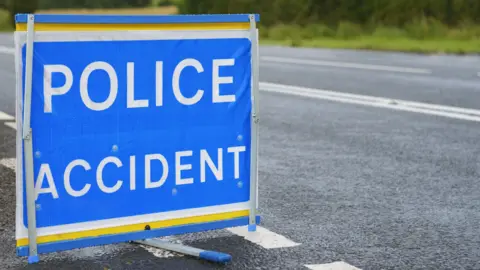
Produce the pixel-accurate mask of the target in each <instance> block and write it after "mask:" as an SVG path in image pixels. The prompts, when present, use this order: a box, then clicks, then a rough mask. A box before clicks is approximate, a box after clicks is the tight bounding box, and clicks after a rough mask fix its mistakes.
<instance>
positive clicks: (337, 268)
mask: <svg viewBox="0 0 480 270" xmlns="http://www.w3.org/2000/svg"><path fill="white" fill-rule="evenodd" d="M305 267H307V268H308V269H311V270H361V269H360V268H357V267H355V266H353V265H350V264H348V263H345V262H333V263H325V264H307V265H305Z"/></svg>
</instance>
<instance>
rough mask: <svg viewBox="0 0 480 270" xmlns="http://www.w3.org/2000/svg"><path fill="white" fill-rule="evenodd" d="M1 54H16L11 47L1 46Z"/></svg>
mask: <svg viewBox="0 0 480 270" xmlns="http://www.w3.org/2000/svg"><path fill="white" fill-rule="evenodd" d="M0 53H4V54H12V55H13V54H15V49H14V48H10V47H5V46H0Z"/></svg>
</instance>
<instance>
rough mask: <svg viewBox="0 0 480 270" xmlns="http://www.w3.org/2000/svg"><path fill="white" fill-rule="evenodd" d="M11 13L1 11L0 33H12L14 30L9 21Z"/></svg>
mask: <svg viewBox="0 0 480 270" xmlns="http://www.w3.org/2000/svg"><path fill="white" fill-rule="evenodd" d="M9 16H10V13H8V12H7V11H6V10H3V9H0V32H6V31H12V30H13V28H12V26H11V25H10V21H9Z"/></svg>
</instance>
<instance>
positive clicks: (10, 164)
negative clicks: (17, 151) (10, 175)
mask: <svg viewBox="0 0 480 270" xmlns="http://www.w3.org/2000/svg"><path fill="white" fill-rule="evenodd" d="M0 165H3V166H5V167H7V168H10V169H12V170H15V167H16V165H17V159H16V158H2V159H0Z"/></svg>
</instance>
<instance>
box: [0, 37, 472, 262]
mask: <svg viewBox="0 0 480 270" xmlns="http://www.w3.org/2000/svg"><path fill="white" fill-rule="evenodd" d="M12 40H13V39H12V37H11V35H9V34H3V35H0V82H1V84H0V97H1V98H0V111H1V112H4V114H2V115H3V116H2V117H3V119H2V120H1V121H3V122H4V123H7V122H8V123H11V122H12V121H14V120H12V119H8V117H7V116H6V115H14V100H15V95H14V87H15V80H14V57H13V54H12V51H11V48H12V46H13V41H12ZM260 54H261V66H260V79H261V82H262V87H261V88H262V89H261V90H262V91H261V112H260V113H261V120H260V123H261V128H260V175H259V177H260V178H259V181H260V190H259V198H260V214H261V215H262V217H263V221H262V225H261V226H262V230H261V231H260V232H259V234H261V236H264V238H263V240H262V241H258V239H257V240H255V239H250V238H248V237H247V238H244V237H243V236H242V235H241V233H239V232H238V228H232V229H230V230H221V231H213V232H205V233H198V234H193V235H183V236H176V237H172V238H170V240H171V241H176V242H181V243H186V244H189V245H192V246H195V247H201V248H207V249H213V250H218V251H222V252H226V253H229V254H231V255H232V256H233V261H232V262H231V263H230V264H228V265H226V266H219V265H214V264H211V263H207V262H203V261H199V260H196V259H192V258H189V257H182V256H179V255H178V254H171V253H168V252H161V251H158V250H157V251H155V250H151V249H146V248H144V247H141V246H135V245H131V244H121V245H110V246H104V247H95V248H87V249H82V250H72V251H68V252H61V253H55V254H49V255H44V256H41V258H42V262H41V263H40V264H38V265H27V264H26V262H25V258H17V257H16V256H15V243H14V222H15V216H14V211H15V183H14V181H15V178H14V168H13V166H12V162H13V161H14V159H15V149H14V148H15V133H14V132H15V131H14V130H13V129H12V128H10V127H9V126H7V125H5V124H2V125H0V160H1V161H0V163H1V164H2V165H0V262H1V263H2V267H1V268H2V269H4V268H6V269H480V260H479V258H480V230H479V229H478V228H479V224H480V187H479V181H480V158H479V155H480V145H479V143H478V142H479V138H480V111H478V110H477V109H480V102H479V100H480V77H479V76H478V72H480V58H479V57H473V56H461V57H456V56H422V55H414V54H411V55H408V54H396V53H380V52H360V51H357V52H355V51H343V50H325V49H298V48H295V49H294V48H281V47H261V49H260ZM412 102H417V103H412ZM418 102H420V103H418ZM431 104H435V106H433V105H431ZM263 229H264V230H263ZM275 239H276V240H277V242H275V241H274V240H275ZM272 245H274V246H272ZM327 267H331V268H327Z"/></svg>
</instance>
